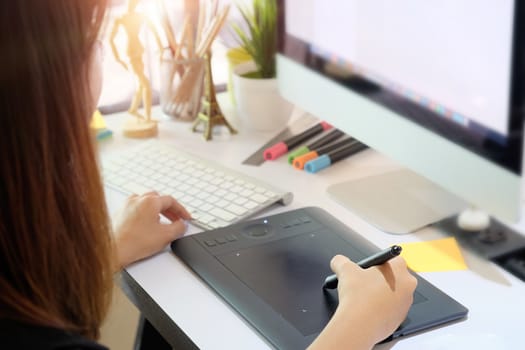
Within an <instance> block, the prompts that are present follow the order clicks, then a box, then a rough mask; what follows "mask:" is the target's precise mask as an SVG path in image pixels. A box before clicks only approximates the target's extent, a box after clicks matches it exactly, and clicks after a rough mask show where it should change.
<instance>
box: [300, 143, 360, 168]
mask: <svg viewBox="0 0 525 350" xmlns="http://www.w3.org/2000/svg"><path fill="white" fill-rule="evenodd" d="M366 148H368V146H367V145H365V144H363V143H361V142H359V141H356V142H354V143H350V144H348V145H347V146H343V147H341V148H338V149H336V150H334V151H332V152H328V153H326V154H323V155H322V156H319V157H318V158H315V159H313V160H310V161H309V162H307V163H306V164H305V165H304V170H306V171H307V172H309V173H316V172H318V171H321V170H323V169H324V168H328V167H329V166H330V165H332V164H334V163H335V162H338V161H340V160H343V159H345V158H347V157H349V156H351V155H353V154H356V153H358V152H361V151H362V150H364V149H366Z"/></svg>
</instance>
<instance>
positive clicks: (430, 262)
mask: <svg viewBox="0 0 525 350" xmlns="http://www.w3.org/2000/svg"><path fill="white" fill-rule="evenodd" d="M400 246H401V247H403V251H402V253H401V256H402V257H403V258H404V259H405V260H406V262H407V265H408V267H410V268H411V269H412V270H414V271H416V272H432V271H452V270H466V269H467V264H465V259H464V258H463V255H462V254H461V250H460V249H459V246H458V243H457V242H456V239H455V238H454V237H450V238H445V239H438V240H434V241H428V242H414V243H404V244H400Z"/></svg>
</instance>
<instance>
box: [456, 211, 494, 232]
mask: <svg viewBox="0 0 525 350" xmlns="http://www.w3.org/2000/svg"><path fill="white" fill-rule="evenodd" d="M489 225H490V217H489V215H488V214H487V213H486V212H484V211H482V210H479V209H476V208H468V209H465V210H464V211H462V212H461V214H459V216H458V226H459V228H461V229H462V230H465V231H481V230H484V229H486V228H487V227H489Z"/></svg>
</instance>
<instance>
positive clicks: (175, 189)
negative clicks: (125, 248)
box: [103, 141, 293, 229]
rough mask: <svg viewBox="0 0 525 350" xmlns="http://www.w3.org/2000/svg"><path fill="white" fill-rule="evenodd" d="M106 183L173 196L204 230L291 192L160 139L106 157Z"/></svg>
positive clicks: (249, 213)
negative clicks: (189, 152)
mask: <svg viewBox="0 0 525 350" xmlns="http://www.w3.org/2000/svg"><path fill="white" fill-rule="evenodd" d="M103 177H104V183H105V184H106V185H107V186H108V187H110V188H113V189H115V190H118V191H120V192H123V193H124V194H133V193H136V194H142V193H145V192H149V191H152V190H155V191H157V192H159V193H161V194H169V195H172V196H173V197H175V199H177V200H178V201H179V202H180V203H181V204H182V205H183V206H184V207H185V208H186V209H187V210H188V211H189V212H190V213H191V215H192V217H193V221H192V223H193V224H195V225H196V226H199V227H201V228H204V229H214V228H218V227H223V226H227V225H230V224H232V223H235V222H238V221H240V220H242V219H245V218H247V217H250V216H252V215H254V214H256V213H258V212H260V211H261V210H262V209H265V208H267V207H269V206H270V205H272V204H274V203H277V202H279V203H281V204H283V205H286V204H289V203H290V202H291V201H292V198H293V196H292V194H291V193H290V192H285V191H282V190H280V189H277V188H275V187H273V186H271V185H269V184H267V183H264V182H262V181H259V180H257V179H254V178H251V177H248V176H246V175H243V174H241V173H238V172H236V171H232V170H230V169H228V168H225V167H222V166H220V165H218V164H216V163H212V162H210V161H207V160H204V159H202V158H198V157H196V156H194V155H190V154H188V153H186V152H182V151H180V150H178V149H176V148H175V147H173V146H171V145H169V144H166V143H162V142H160V141H148V142H146V143H144V144H143V145H141V146H139V147H135V148H130V149H128V150H126V151H125V152H122V153H120V154H118V155H115V156H113V157H108V158H107V159H104V161H103Z"/></svg>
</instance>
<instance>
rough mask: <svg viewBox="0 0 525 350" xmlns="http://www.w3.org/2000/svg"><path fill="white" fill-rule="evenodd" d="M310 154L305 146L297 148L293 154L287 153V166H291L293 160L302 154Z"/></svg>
mask: <svg viewBox="0 0 525 350" xmlns="http://www.w3.org/2000/svg"><path fill="white" fill-rule="evenodd" d="M308 152H310V149H309V148H308V147H306V146H302V147H299V148H298V149H296V150H295V151H293V152H290V153H288V164H293V160H294V159H295V158H297V157H299V156H302V155H303V154H306V153H308Z"/></svg>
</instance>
